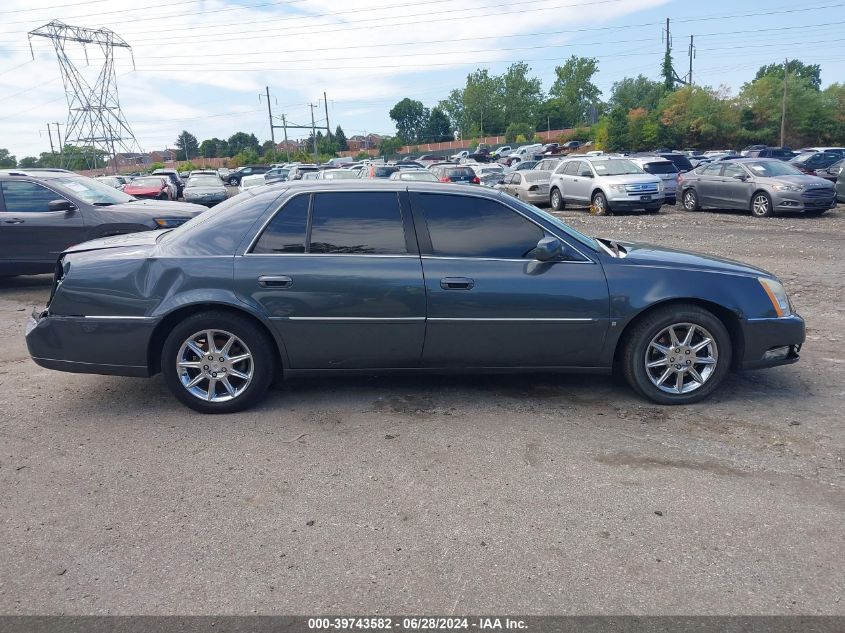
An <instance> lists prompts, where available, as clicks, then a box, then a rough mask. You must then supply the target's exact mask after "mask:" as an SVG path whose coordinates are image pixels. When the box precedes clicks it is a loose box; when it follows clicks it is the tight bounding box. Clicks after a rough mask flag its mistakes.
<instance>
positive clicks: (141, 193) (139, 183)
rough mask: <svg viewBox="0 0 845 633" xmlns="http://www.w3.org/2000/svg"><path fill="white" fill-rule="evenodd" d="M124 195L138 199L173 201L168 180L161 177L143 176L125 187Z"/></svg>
mask: <svg viewBox="0 0 845 633" xmlns="http://www.w3.org/2000/svg"><path fill="white" fill-rule="evenodd" d="M123 193H128V194H129V195H130V196H134V197H136V198H155V199H156V200H172V199H173V197H172V196H171V193H170V187H169V186H168V184H167V180H166V179H165V178H162V177H161V176H142V177H141V178H136V179H135V180H133V181H132V182H130V183H128V184H127V185H126V186H124V187H123Z"/></svg>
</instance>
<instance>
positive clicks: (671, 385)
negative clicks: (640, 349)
mask: <svg viewBox="0 0 845 633" xmlns="http://www.w3.org/2000/svg"><path fill="white" fill-rule="evenodd" d="M718 362H719V350H718V349H717V347H716V339H714V338H713V335H712V334H710V332H708V331H707V330H705V329H704V328H703V327H701V326H700V325H695V324H693V323H675V324H674V325H670V326H669V327H667V328H664V329H662V330H661V331H660V332H659V333H658V334H657V336H655V337H654V338H653V339H651V343H649V344H648V347H647V348H646V351H645V370H646V374H648V378H649V380H651V382H652V384H653V385H654V386H655V387H657V388H658V389H660V390H661V391H665V392H666V393H671V394H684V393H691V392H693V391H695V390H696V389H699V388H700V387H702V386H703V385H704V383H706V382H707V381H708V380H709V379H710V377H711V376H712V375H713V373H714V372H715V371H716V365H717V363H718Z"/></svg>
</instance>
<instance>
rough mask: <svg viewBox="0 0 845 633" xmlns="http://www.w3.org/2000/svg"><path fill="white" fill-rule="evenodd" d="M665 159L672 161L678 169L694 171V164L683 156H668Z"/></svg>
mask: <svg viewBox="0 0 845 633" xmlns="http://www.w3.org/2000/svg"><path fill="white" fill-rule="evenodd" d="M663 158H665V159H666V160H670V161H672V162H673V163H674V164H675V167H677V168H678V169H683V170H684V171H689V170H691V169H692V163H691V162H689V159H688V158H687V157H686V156H684V155H683V154H667V155H665V156H663Z"/></svg>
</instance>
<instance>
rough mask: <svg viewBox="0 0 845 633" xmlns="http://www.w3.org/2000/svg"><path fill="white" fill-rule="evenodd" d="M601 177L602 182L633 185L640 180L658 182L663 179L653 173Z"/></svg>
mask: <svg viewBox="0 0 845 633" xmlns="http://www.w3.org/2000/svg"><path fill="white" fill-rule="evenodd" d="M599 179H600V180H601V181H602V182H606V183H608V184H611V185H615V184H620V185H632V184H634V183H639V182H653V183H658V182H660V181H661V180H660V178H658V177H657V176H652V175H651V174H623V175H621V176H599Z"/></svg>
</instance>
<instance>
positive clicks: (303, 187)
mask: <svg viewBox="0 0 845 633" xmlns="http://www.w3.org/2000/svg"><path fill="white" fill-rule="evenodd" d="M321 188H322V189H325V190H326V191H331V192H333V193H336V192H338V191H343V190H348V191H419V192H422V193H444V192H454V193H472V194H476V195H479V196H484V197H489V198H500V197H502V196H503V195H504V194H502V193H501V192H499V191H498V190H497V189H493V188H492V187H479V186H478V185H464V184H458V183H440V182H423V181H412V180H390V179H389V178H384V179H364V180H338V181H336V182H334V183H332V184H331V185H329V184H328V183H326V181H324V180H306V181H302V180H295V181H285V182H279V183H270V184H267V185H264V186H263V187H258V188H257V189H258V191H251V193H253V195H259V194H260V193H261V192H263V191H269V190H278V191H286V190H290V191H291V192H299V191H302V192H305V191H314V190H317V189H321Z"/></svg>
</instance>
